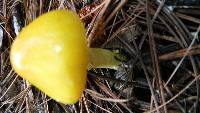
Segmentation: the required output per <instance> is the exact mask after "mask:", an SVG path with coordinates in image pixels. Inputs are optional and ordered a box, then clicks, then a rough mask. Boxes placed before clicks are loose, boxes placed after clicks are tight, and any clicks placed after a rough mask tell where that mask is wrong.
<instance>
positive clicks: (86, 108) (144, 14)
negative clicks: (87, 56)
mask: <svg viewBox="0 0 200 113" xmlns="http://www.w3.org/2000/svg"><path fill="white" fill-rule="evenodd" d="M183 1H184V2H180V1H177V2H174V1H173V0H1V1H0V73H1V74H0V113H93V112H96V113H155V112H156V113H200V103H199V100H200V99H199V95H200V94H199V93H200V88H199V78H200V74H199V72H200V63H199V62H200V59H199V56H200V46H199V39H198V38H199V34H200V33H199V31H200V13H199V11H200V3H199V2H198V0H193V1H187V0H183ZM55 9H69V10H73V11H74V12H76V13H77V14H78V15H79V16H80V18H81V20H82V21H83V23H84V25H85V28H86V34H87V41H88V46H89V47H98V48H106V49H110V50H112V51H118V52H119V53H120V54H123V55H125V56H126V57H127V58H128V59H127V60H126V61H124V62H123V63H122V64H121V65H120V66H119V68H118V69H117V70H112V69H105V68H104V69H91V70H89V71H88V76H87V86H86V89H85V91H84V93H83V94H82V97H81V98H80V100H79V102H77V103H76V104H74V105H64V104H61V103H58V102H56V101H55V100H53V99H51V98H49V97H48V96H47V95H45V94H44V93H42V92H41V91H40V90H38V89H37V88H35V87H34V86H32V85H31V84H30V83H29V82H28V81H26V80H24V79H22V78H21V77H19V76H18V75H17V74H16V73H15V72H14V70H13V69H12V67H11V64H10V59H9V53H10V46H11V44H12V42H13V40H14V39H15V37H16V36H17V35H18V34H19V32H20V31H21V29H22V28H23V27H24V26H26V25H28V24H29V23H30V22H32V21H33V20H34V19H36V18H37V17H38V16H40V15H42V14H44V13H46V12H49V11H51V10H55ZM55 70H56V67H55ZM52 84H54V83H52Z"/></svg>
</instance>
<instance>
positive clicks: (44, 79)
mask: <svg viewBox="0 0 200 113" xmlns="http://www.w3.org/2000/svg"><path fill="white" fill-rule="evenodd" d="M99 51H101V52H99ZM89 53H90V54H89ZM101 53H104V54H103V56H104V57H103V58H105V59H103V58H101V60H97V59H98V58H100V57H102V55H99V54H101ZM96 54H98V55H96ZM96 56H97V57H96ZM108 57H113V58H114V57H115V55H114V54H113V53H112V52H110V51H108V50H103V49H102V50H101V49H100V50H97V49H90V50H89V48H88V47H87V44H86V38H85V29H84V26H83V23H82V22H81V20H80V19H79V17H78V16H77V15H76V14H75V13H74V12H72V11H69V10H55V11H51V12H49V13H46V14H44V15H42V16H40V17H38V18H37V19H36V20H34V21H33V22H32V23H30V24H29V25H27V26H26V27H25V28H23V29H22V31H21V32H20V34H19V35H18V36H17V38H16V39H15V41H14V42H13V44H12V47H11V53H10V60H11V64H12V66H13V68H14V70H15V71H16V72H17V73H18V74H19V75H20V76H21V77H23V78H24V79H26V80H28V81H29V82H30V83H31V84H33V85H34V86H36V87H37V88H38V89H40V90H41V91H43V92H45V93H46V94H47V95H48V96H50V97H51V98H53V99H55V100H56V101H58V102H61V103H64V104H74V103H76V102H77V101H78V100H79V98H80V97H81V94H82V92H83V90H84V88H85V85H86V79H87V78H86V75H87V69H88V66H89V68H92V67H93V65H94V66H95V67H97V68H102V67H103V65H102V64H101V63H102V61H104V62H103V63H105V64H106V66H107V67H109V68H112V65H108V63H106V62H110V63H113V65H114V66H113V68H114V69H116V65H119V64H120V63H121V62H120V61H117V60H115V59H113V58H108ZM89 58H92V59H90V61H89ZM111 60H112V61H111ZM89 62H91V63H90V65H88V64H89Z"/></svg>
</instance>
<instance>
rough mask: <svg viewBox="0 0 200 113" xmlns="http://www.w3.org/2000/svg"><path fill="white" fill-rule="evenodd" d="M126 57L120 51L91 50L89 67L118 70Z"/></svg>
mask: <svg viewBox="0 0 200 113" xmlns="http://www.w3.org/2000/svg"><path fill="white" fill-rule="evenodd" d="M125 60H126V57H125V56H124V55H122V54H119V52H118V51H111V50H107V49H102V48H89V65H88V69H89V70H90V69H92V68H110V69H114V70H117V69H118V67H119V65H120V64H121V63H122V61H125Z"/></svg>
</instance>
